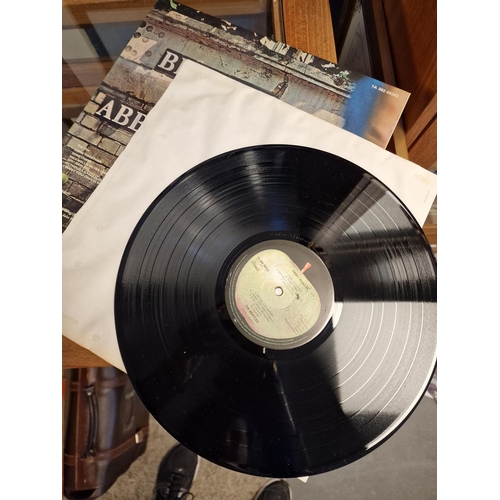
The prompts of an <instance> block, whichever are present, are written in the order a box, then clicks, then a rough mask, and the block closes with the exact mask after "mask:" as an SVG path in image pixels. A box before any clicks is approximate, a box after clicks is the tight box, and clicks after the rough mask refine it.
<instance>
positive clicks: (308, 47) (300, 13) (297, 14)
mask: <svg viewBox="0 0 500 500" xmlns="http://www.w3.org/2000/svg"><path fill="white" fill-rule="evenodd" d="M282 4H283V25H284V34H285V42H286V43H287V44H288V45H291V46H292V47H295V48H297V49H300V50H303V51H304V52H308V53H310V54H313V55H315V56H318V57H321V58H323V59H326V60H327V61H332V62H335V63H336V62H337V51H336V48H335V39H334V37H333V25H332V16H331V12H330V3H329V1H328V0H282Z"/></svg>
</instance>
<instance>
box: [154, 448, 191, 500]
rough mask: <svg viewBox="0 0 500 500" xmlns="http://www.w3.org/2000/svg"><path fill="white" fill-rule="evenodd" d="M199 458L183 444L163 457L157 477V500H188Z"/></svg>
mask: <svg viewBox="0 0 500 500" xmlns="http://www.w3.org/2000/svg"><path fill="white" fill-rule="evenodd" d="M198 466H199V457H198V455H196V454H195V453H193V452H192V451H190V450H188V449H187V448H186V447H184V446H182V445H181V444H177V445H176V446H174V447H173V448H172V449H171V450H169V452H168V453H167V454H166V455H165V456H164V457H163V459H162V461H161V463H160V466H159V467H158V475H157V476H156V485H155V500H174V499H175V500H179V499H182V500H188V499H192V498H194V497H193V494H192V493H190V492H189V490H190V489H191V485H192V484H193V481H194V478H195V477H196V473H197V472H198Z"/></svg>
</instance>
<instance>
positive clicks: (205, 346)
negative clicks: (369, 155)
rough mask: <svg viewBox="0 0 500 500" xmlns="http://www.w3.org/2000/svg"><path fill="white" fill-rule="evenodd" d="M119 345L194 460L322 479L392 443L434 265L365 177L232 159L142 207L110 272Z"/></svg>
mask: <svg viewBox="0 0 500 500" xmlns="http://www.w3.org/2000/svg"><path fill="white" fill-rule="evenodd" d="M115 322H116V331H117V337H118V343H119V347H120V352H121V355H122V358H123V362H124V365H125V367H126V370H127V373H128V375H129V377H130V379H131V380H132V383H133V385H134V387H135V389H136V391H137V393H138V394H139V396H140V398H141V399H142V401H143V402H144V404H145V406H146V407H147V408H148V410H149V411H150V413H151V414H152V415H153V416H154V417H155V419H156V420H157V421H158V422H159V423H160V424H161V425H162V426H163V427H164V428H165V429H166V430H167V431H168V432H169V433H170V434H171V435H172V436H173V437H174V438H175V439H177V440H178V441H179V442H181V443H183V444H184V445H185V446H187V447H188V448H190V449H191V450H192V451H194V452H195V453H197V454H198V455H200V456H201V457H203V458H205V459H208V460H210V461H212V462H214V463H216V464H219V465H221V466H224V467H227V468H229V469H232V470H235V471H239V472H243V473H247V474H252V475H257V476H266V477H281V478H289V477H300V476H310V475H314V474H319V473H323V472H327V471H330V470H333V469H336V468H338V467H341V466H344V465H346V464H348V463H351V462H353V461H354V460H357V459H359V458H361V457H363V456H364V455H366V454H367V453H368V452H370V451H371V450H373V449H374V448H376V447H377V446H378V445H379V444H381V443H382V442H383V441H385V440H386V439H387V438H388V437H389V436H390V435H392V434H393V433H394V432H395V431H396V430H397V429H398V428H399V427H400V426H401V425H402V423H403V422H404V421H405V420H406V418H407V417H408V416H409V415H410V413H411V412H412V411H413V409H414V408H415V407H416V405H417V404H418V402H419V401H420V399H421V397H422V396H423V395H424V393H425V390H426V387H427V385H428V383H429V381H430V379H431V376H432V373H433V370H434V366H435V363H436V262H435V259H434V256H433V254H432V251H431V249H430V247H429V245H428V243H427V241H426V239H425V236H424V234H423V231H422V229H421V228H420V226H419V225H418V223H417V222H416V220H415V219H414V218H413V216H412V215H411V213H410V212H409V211H408V209H407V208H406V207H405V206H404V204H403V203H402V202H401V201H400V200H399V199H398V198H397V197H396V196H395V195H394V194H393V193H392V192H391V191H390V190H389V189H388V188H387V187H386V186H385V185H384V184H383V183H381V182H380V181H379V180H377V179H376V178H374V177H373V176H372V175H371V174H369V173H368V172H366V171H365V170H363V169H362V168H360V167H358V166H356V165H354V164H353V163H351V162H349V161H347V160H345V159H343V158H340V157H337V156H334V155H332V154H329V153H326V152H323V151H319V150H314V149H308V148H303V147H296V146H288V145H268V146H256V147H251V148H245V149H240V150H236V151H231V152H228V153H226V154H222V155H219V156H217V157H215V158H212V159H210V160H208V161H205V162H204V163H202V164H200V165H198V166H196V167H194V168H192V169H191V170H189V171H188V172H187V173H185V174H184V175H182V176H181V177H179V178H178V179H177V180H176V181H175V182H173V183H172V184H171V185H170V186H168V187H167V188H166V189H165V190H164V191H163V192H162V193H161V194H160V196H159V197H158V198H157V199H156V200H155V201H154V202H153V203H152V205H151V206H150V207H149V209H148V210H147V211H146V213H145V214H144V216H143V217H142V218H141V220H140V221H139V223H138V224H137V227H136V228H135V230H134V232H133V234H132V236H131V238H130V241H129V243H128V245H127V247H126V250H125V253H124V256H123V259H122V262H121V266H120V270H119V275H118V279H117V286H116V296H115Z"/></svg>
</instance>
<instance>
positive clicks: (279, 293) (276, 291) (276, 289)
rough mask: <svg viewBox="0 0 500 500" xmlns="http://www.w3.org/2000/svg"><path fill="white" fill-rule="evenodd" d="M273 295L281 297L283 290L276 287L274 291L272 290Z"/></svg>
mask: <svg viewBox="0 0 500 500" xmlns="http://www.w3.org/2000/svg"><path fill="white" fill-rule="evenodd" d="M274 293H275V294H276V295H277V296H278V297H281V296H282V295H283V288H281V287H280V286H277V287H276V288H275V289H274Z"/></svg>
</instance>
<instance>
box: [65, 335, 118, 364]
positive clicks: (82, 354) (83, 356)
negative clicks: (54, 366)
mask: <svg viewBox="0 0 500 500" xmlns="http://www.w3.org/2000/svg"><path fill="white" fill-rule="evenodd" d="M86 366H110V364H109V363H108V362H106V361H104V360H103V359H102V358H100V357H99V356H96V355H95V354H94V353H93V352H90V351H89V350H87V349H84V348H83V347H81V346H80V345H78V344H75V342H73V341H72V340H70V339H68V338H67V337H64V336H63V337H62V367H63V368H64V369H66V368H84V367H86Z"/></svg>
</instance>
